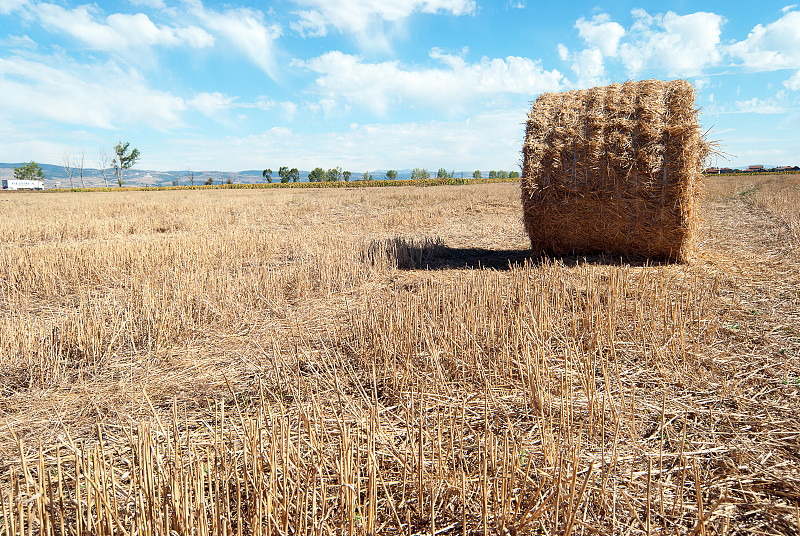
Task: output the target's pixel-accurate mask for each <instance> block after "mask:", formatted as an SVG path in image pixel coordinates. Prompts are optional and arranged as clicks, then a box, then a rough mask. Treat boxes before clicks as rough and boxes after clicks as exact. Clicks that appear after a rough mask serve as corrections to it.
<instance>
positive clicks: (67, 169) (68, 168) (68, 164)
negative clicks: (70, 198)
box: [61, 149, 75, 188]
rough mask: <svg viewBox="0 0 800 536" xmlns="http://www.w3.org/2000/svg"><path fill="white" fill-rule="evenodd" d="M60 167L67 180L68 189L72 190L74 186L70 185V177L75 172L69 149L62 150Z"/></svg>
mask: <svg viewBox="0 0 800 536" xmlns="http://www.w3.org/2000/svg"><path fill="white" fill-rule="evenodd" d="M61 167H63V168H64V173H66V174H67V177H68V178H69V187H70V188H74V187H75V185H74V184H72V175H73V173H74V172H75V170H74V169H73V167H72V152H71V151H70V150H69V149H64V154H62V155H61Z"/></svg>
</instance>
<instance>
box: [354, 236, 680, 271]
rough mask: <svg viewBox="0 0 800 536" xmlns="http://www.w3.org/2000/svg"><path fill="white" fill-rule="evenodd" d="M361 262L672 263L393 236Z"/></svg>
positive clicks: (479, 265) (454, 266)
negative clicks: (460, 245) (455, 244)
mask: <svg viewBox="0 0 800 536" xmlns="http://www.w3.org/2000/svg"><path fill="white" fill-rule="evenodd" d="M362 261H363V262H365V263H367V264H369V265H371V266H386V267H390V268H397V269H398V270H463V269H467V270H479V269H489V270H499V271H503V270H511V269H515V268H522V267H524V266H525V265H526V264H527V265H540V264H552V263H560V264H563V265H565V266H578V265H581V264H592V265H606V266H660V265H664V264H674V261H673V260H670V259H668V258H661V259H659V258H650V257H647V256H644V255H618V254H613V253H604V252H598V253H594V254H579V253H572V254H568V255H548V254H544V253H540V254H536V253H534V252H533V251H532V250H530V249H521V250H520V249H485V248H453V247H449V246H446V245H445V244H444V242H443V241H442V240H441V239H440V238H421V239H417V238H406V237H395V238H388V239H385V240H373V241H371V242H370V243H369V244H368V245H367V247H365V248H364V250H363V252H362Z"/></svg>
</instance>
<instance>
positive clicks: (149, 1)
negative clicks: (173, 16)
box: [128, 0, 167, 9]
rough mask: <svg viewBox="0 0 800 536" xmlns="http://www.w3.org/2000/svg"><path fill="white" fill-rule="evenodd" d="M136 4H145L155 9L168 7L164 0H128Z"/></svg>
mask: <svg viewBox="0 0 800 536" xmlns="http://www.w3.org/2000/svg"><path fill="white" fill-rule="evenodd" d="M128 1H129V2H130V3H131V4H133V5H134V6H144V7H150V8H153V9H167V4H165V3H164V0H128Z"/></svg>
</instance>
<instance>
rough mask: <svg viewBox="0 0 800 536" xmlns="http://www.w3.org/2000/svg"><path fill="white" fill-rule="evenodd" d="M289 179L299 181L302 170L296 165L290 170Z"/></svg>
mask: <svg viewBox="0 0 800 536" xmlns="http://www.w3.org/2000/svg"><path fill="white" fill-rule="evenodd" d="M289 180H291V181H292V182H297V181H299V180H300V171H298V169H297V168H296V167H293V168H292V169H290V170H289Z"/></svg>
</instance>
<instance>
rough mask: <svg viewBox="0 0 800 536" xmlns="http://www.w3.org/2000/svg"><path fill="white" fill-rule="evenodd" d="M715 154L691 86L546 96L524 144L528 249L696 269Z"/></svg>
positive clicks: (652, 84) (633, 85) (629, 86)
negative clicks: (706, 175) (702, 199)
mask: <svg viewBox="0 0 800 536" xmlns="http://www.w3.org/2000/svg"><path fill="white" fill-rule="evenodd" d="M708 154H709V145H708V143H707V142H706V141H705V139H704V137H703V133H702V132H701V130H700V125H699V123H698V121H697V110H696V109H695V108H694V87H693V86H692V84H690V83H689V82H687V81H686V80H674V81H670V82H662V81H659V80H643V81H640V82H626V83H624V84H612V85H610V86H604V87H596V88H592V89H587V90H581V91H568V92H563V93H545V94H543V95H541V96H540V97H539V98H537V99H536V101H535V102H534V103H533V106H532V108H531V111H530V113H529V114H528V121H527V127H526V134H525V143H524V145H523V170H522V207H523V211H524V221H525V228H526V230H527V232H528V236H529V237H530V240H531V248H532V249H533V250H534V251H535V252H538V253H544V254H551V255H568V254H574V253H593V252H608V253H614V254H621V255H644V256H647V257H651V258H665V259H669V260H673V261H678V262H688V261H691V260H692V258H693V257H694V256H695V253H696V251H695V250H696V235H697V227H698V223H699V221H698V220H699V213H698V210H697V209H698V201H699V196H700V193H701V187H702V180H703V175H702V170H703V168H704V165H705V161H706V159H707V156H708Z"/></svg>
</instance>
